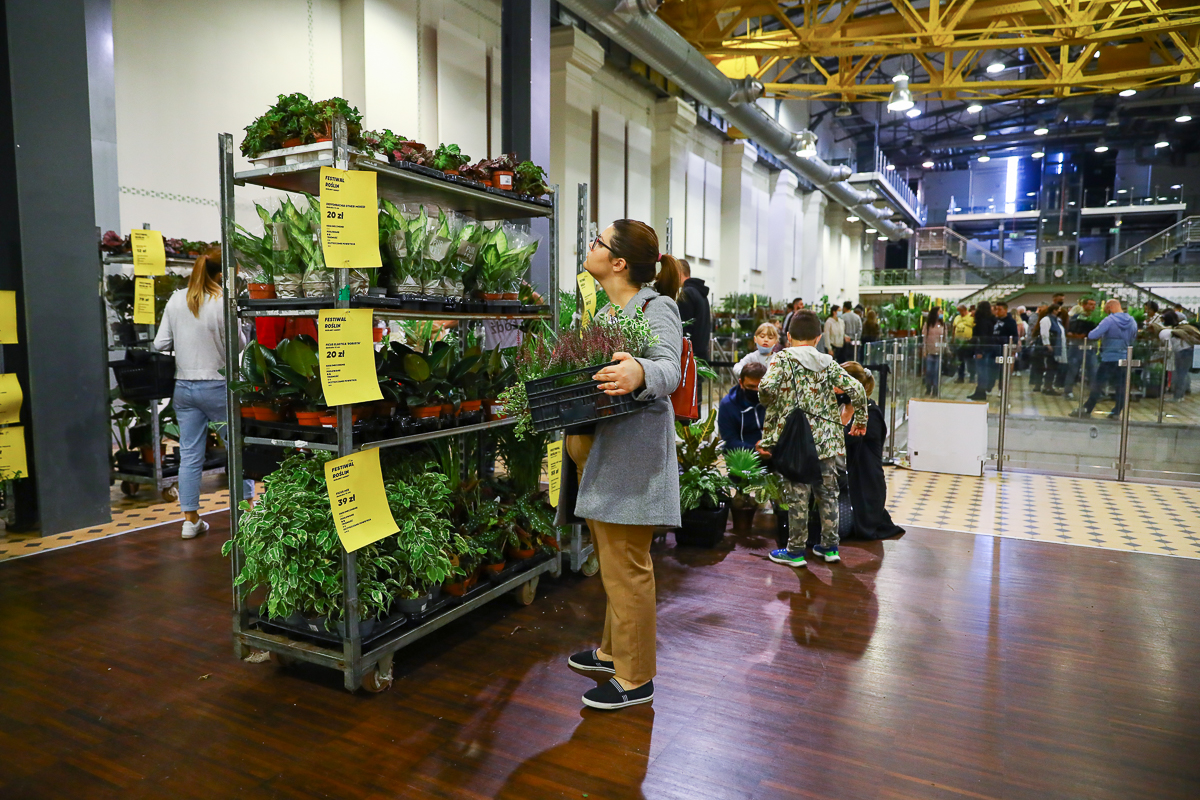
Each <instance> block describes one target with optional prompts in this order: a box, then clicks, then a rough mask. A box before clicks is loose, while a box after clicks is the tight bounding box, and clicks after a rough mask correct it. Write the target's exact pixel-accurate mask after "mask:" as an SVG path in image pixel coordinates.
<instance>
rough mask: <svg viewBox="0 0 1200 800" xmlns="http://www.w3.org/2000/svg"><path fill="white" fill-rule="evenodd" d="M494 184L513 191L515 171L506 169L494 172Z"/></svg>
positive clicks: (499, 187) (498, 187)
mask: <svg viewBox="0 0 1200 800" xmlns="http://www.w3.org/2000/svg"><path fill="white" fill-rule="evenodd" d="M492 186H494V187H496V188H497V189H504V190H505V191H509V192H511V191H512V189H513V173H511V172H506V171H504V170H495V171H494V172H492Z"/></svg>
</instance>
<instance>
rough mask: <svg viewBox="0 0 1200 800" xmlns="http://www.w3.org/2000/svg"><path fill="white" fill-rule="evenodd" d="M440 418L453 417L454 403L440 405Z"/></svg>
mask: <svg viewBox="0 0 1200 800" xmlns="http://www.w3.org/2000/svg"><path fill="white" fill-rule="evenodd" d="M442 416H443V417H453V416H454V403H442Z"/></svg>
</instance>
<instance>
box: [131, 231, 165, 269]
mask: <svg viewBox="0 0 1200 800" xmlns="http://www.w3.org/2000/svg"><path fill="white" fill-rule="evenodd" d="M129 240H130V245H131V246H132V248H133V274H134V275H166V274H167V251H166V249H165V248H164V247H163V236H162V234H161V233H159V232H158V231H145V230H140V229H139V230H133V231H130V232H129Z"/></svg>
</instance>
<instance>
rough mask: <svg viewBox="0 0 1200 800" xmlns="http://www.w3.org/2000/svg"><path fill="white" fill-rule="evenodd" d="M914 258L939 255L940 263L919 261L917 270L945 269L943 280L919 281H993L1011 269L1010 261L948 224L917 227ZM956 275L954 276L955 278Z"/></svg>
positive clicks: (925, 259) (932, 257)
mask: <svg viewBox="0 0 1200 800" xmlns="http://www.w3.org/2000/svg"><path fill="white" fill-rule="evenodd" d="M916 241H917V259H918V260H919V261H924V262H927V261H928V260H930V259H941V260H942V264H941V265H940V266H932V265H929V264H927V263H922V264H921V265H920V269H919V270H918V273H921V272H926V273H930V274H929V275H927V276H926V277H927V278H929V277H935V276H934V275H933V273H938V274H941V273H945V275H944V278H945V280H922V281H918V282H919V283H931V284H932V283H945V284H951V283H978V282H979V281H980V280H982V281H983V282H984V283H989V284H990V283H992V282H994V281H995V280H996V279H998V278H1001V277H1003V276H1005V275H1007V274H1009V273H1010V272H1012V271H1013V269H1014V267H1013V265H1012V264H1011V263H1010V262H1008V261H1006V260H1005V259H1003V258H1001V257H1000V256H998V255H996V254H995V253H993V252H991V251H990V250H986V249H984V248H982V247H980V246H979V245H977V244H976V243H975V242H972V241H970V240H969V239H967V238H966V237H964V236H961V235H959V234H958V233H955V232H954V231H952V230H950V229H949V228H921V229H920V230H918V231H917V236H916ZM955 278H957V280H956V279H955Z"/></svg>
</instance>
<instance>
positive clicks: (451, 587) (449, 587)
mask: <svg viewBox="0 0 1200 800" xmlns="http://www.w3.org/2000/svg"><path fill="white" fill-rule="evenodd" d="M478 581H479V568H478V567H476V568H475V571H474V572H472V573H471V574H470V575H468V576H467V577H465V578H463V579H462V580H461V581H459V582H458V583H447V584H445V585H444V586H443V587H442V588H444V589H445V590H446V594H450V595H454V596H455V597H462V596H463V595H464V594H466V593H467V592H469V591H471V589H472V588H473V587H474V586H475V584H476V583H477V582H478Z"/></svg>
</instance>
